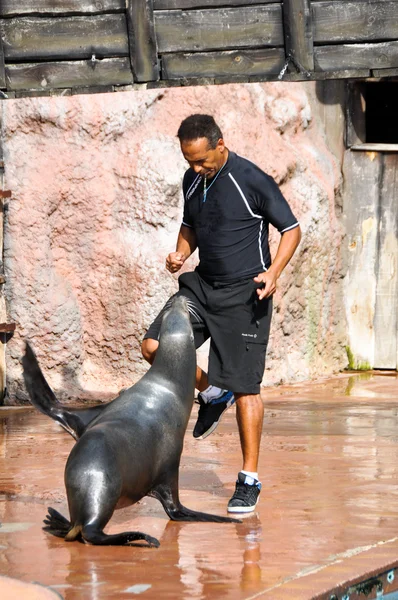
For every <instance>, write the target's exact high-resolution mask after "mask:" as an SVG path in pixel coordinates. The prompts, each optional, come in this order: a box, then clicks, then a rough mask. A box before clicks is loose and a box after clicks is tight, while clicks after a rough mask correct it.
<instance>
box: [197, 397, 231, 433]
mask: <svg viewBox="0 0 398 600" xmlns="http://www.w3.org/2000/svg"><path fill="white" fill-rule="evenodd" d="M231 406H232V404H230V406H226V407H225V409H224V410H223V411H222V413H221V415H220V416H219V417H218V421H214V423H213V425H212V426H211V427H210V428H209V429H208V430H207V431H205V432H204V433H202V435H200V436H198V437H197V438H195V440H204V439H206V438H207V437H208V436H209V435H210V434H211V433H213V431H214V430H215V429H216V428H217V427H218V425H219V423H220V421H221V417H222V416H223V414H224V413H225V411H227V410H228V409H229V408H230V407H231ZM193 437H195V436H193Z"/></svg>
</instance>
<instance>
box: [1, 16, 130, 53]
mask: <svg viewBox="0 0 398 600" xmlns="http://www.w3.org/2000/svg"><path fill="white" fill-rule="evenodd" d="M0 35H2V37H3V43H4V54H5V59H6V63H7V62H12V61H14V60H27V61H34V60H46V59H47V60H49V59H53V60H62V59H65V60H68V59H71V60H73V59H79V58H80V59H82V58H91V56H92V55H93V54H95V55H96V56H97V57H99V58H104V57H108V56H128V54H129V48H128V39H127V23H126V16H125V15H124V14H112V15H99V16H93V17H64V18H62V19H57V18H43V19H41V18H36V17H21V18H17V19H4V20H2V21H0Z"/></svg>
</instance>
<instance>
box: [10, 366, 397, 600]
mask: <svg viewBox="0 0 398 600" xmlns="http://www.w3.org/2000/svg"><path fill="white" fill-rule="evenodd" d="M263 399H264V402H265V408H266V418H265V421H264V435H263V440H262V452H261V462H260V475H261V479H262V482H263V491H262V494H261V499H260V503H259V505H258V508H257V511H256V513H255V514H254V515H249V516H246V517H244V519H243V522H242V524H211V523H173V522H171V521H169V520H168V519H167V517H166V514H165V513H164V511H163V509H162V507H161V505H160V503H158V502H157V501H156V500H154V499H150V498H145V499H144V500H143V501H141V502H140V503H139V504H138V505H135V506H133V507H129V508H125V509H122V510H120V511H117V512H116V513H115V514H114V516H113V518H112V520H111V522H110V524H109V526H108V528H107V531H108V532H109V533H116V532H117V531H123V530H129V529H133V530H134V529H135V530H141V531H144V532H146V533H148V534H150V535H153V536H155V537H157V538H158V539H159V540H160V543H161V546H160V548H159V549H154V548H145V547H130V548H126V547H93V546H89V545H84V544H80V543H78V542H72V543H67V542H65V541H64V540H62V539H58V538H54V537H51V536H50V535H48V534H46V533H44V532H43V531H42V530H41V525H42V519H43V518H44V516H45V513H46V507H47V506H53V507H54V508H56V509H57V510H58V511H59V512H61V513H63V514H64V515H66V516H67V515H68V511H67V504H66V497H65V489H64V484H63V471H64V466H65V462H66V459H67V456H68V454H69V452H70V450H71V448H72V446H73V444H74V441H73V439H72V438H71V437H70V436H68V435H67V434H66V433H65V432H64V431H63V430H62V429H61V428H60V427H59V426H58V425H57V424H56V423H54V422H53V421H51V420H50V419H48V418H46V417H45V416H43V415H41V414H38V413H37V412H35V411H33V410H32V409H25V408H21V409H0V521H1V522H2V527H1V528H0V574H1V575H7V576H10V577H15V578H18V579H20V580H22V581H26V582H33V581H36V582H40V583H41V584H44V585H47V586H51V587H52V588H53V589H54V590H57V591H58V592H59V593H60V594H61V595H62V596H63V597H64V598H65V599H66V600H85V599H87V600H88V599H90V600H97V599H102V598H112V599H113V598H135V597H137V596H140V597H142V598H159V597H160V598H162V599H163V598H173V599H176V598H178V599H185V598H190V599H191V598H192V599H197V600H200V599H206V598H213V597H214V598H222V599H224V598H225V599H231V600H232V599H235V598H245V599H249V598H255V597H257V596H258V595H259V594H260V593H261V595H262V596H263V595H264V597H265V598H276V597H277V595H276V590H277V589H278V586H280V584H281V583H282V582H283V581H297V579H298V578H300V577H301V576H302V575H304V574H305V573H308V572H312V571H316V570H317V569H322V568H323V567H325V565H331V564H333V563H334V562H336V560H337V559H338V557H341V556H350V555H355V553H360V552H362V551H363V549H364V548H367V547H369V546H372V545H376V544H378V543H380V542H383V543H384V542H385V541H386V540H391V539H394V538H396V536H398V486H397V480H398V381H397V377H396V375H395V374H369V373H367V374H360V375H353V376H348V375H341V376H339V377H336V378H334V379H332V380H328V381H324V382H321V383H314V384H303V385H295V386H289V387H287V386H285V387H280V388H275V389H273V390H268V389H266V390H264V393H263ZM195 419H196V408H194V416H193V417H192V418H191V421H190V424H189V429H188V432H187V436H186V441H185V448H184V453H183V458H182V466H181V472H180V490H181V499H182V502H183V503H184V504H185V505H186V506H188V507H189V508H193V509H196V510H204V511H206V512H214V513H217V514H226V504H227V501H228V499H229V497H230V495H231V493H232V491H233V489H234V481H235V479H236V475H237V471H238V470H239V468H240V466H241V465H240V449H239V448H240V447H239V440H238V433H237V428H236V424H235V417H234V409H231V410H230V412H229V413H228V414H226V415H225V417H224V419H223V421H222V423H221V425H220V426H219V427H218V429H217V430H216V431H215V432H214V434H212V435H211V436H209V437H208V438H207V439H206V440H194V439H193V437H192V429H193V425H194V423H195ZM292 598H295V596H292Z"/></svg>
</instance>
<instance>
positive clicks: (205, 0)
mask: <svg viewBox="0 0 398 600" xmlns="http://www.w3.org/2000/svg"><path fill="white" fill-rule="evenodd" d="M9 1H10V0H9ZM278 2H282V0H153V9H154V10H176V9H180V10H187V9H192V8H216V7H217V6H246V7H247V6H248V5H250V6H253V5H255V4H271V3H273V4H274V3H278Z"/></svg>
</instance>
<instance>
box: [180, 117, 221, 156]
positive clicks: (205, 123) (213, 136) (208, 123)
mask: <svg viewBox="0 0 398 600" xmlns="http://www.w3.org/2000/svg"><path fill="white" fill-rule="evenodd" d="M177 137H178V138H179V140H180V142H188V141H191V140H197V139H198V138H207V139H208V141H209V145H210V148H213V149H214V148H215V147H216V146H217V142H218V140H219V139H220V138H222V133H221V129H220V128H219V126H218V125H217V123H216V122H215V120H214V118H213V117H212V116H210V115H201V114H195V115H190V116H189V117H187V118H186V119H184V120H183V121H182V123H181V125H180V127H179V129H178V132H177Z"/></svg>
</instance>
